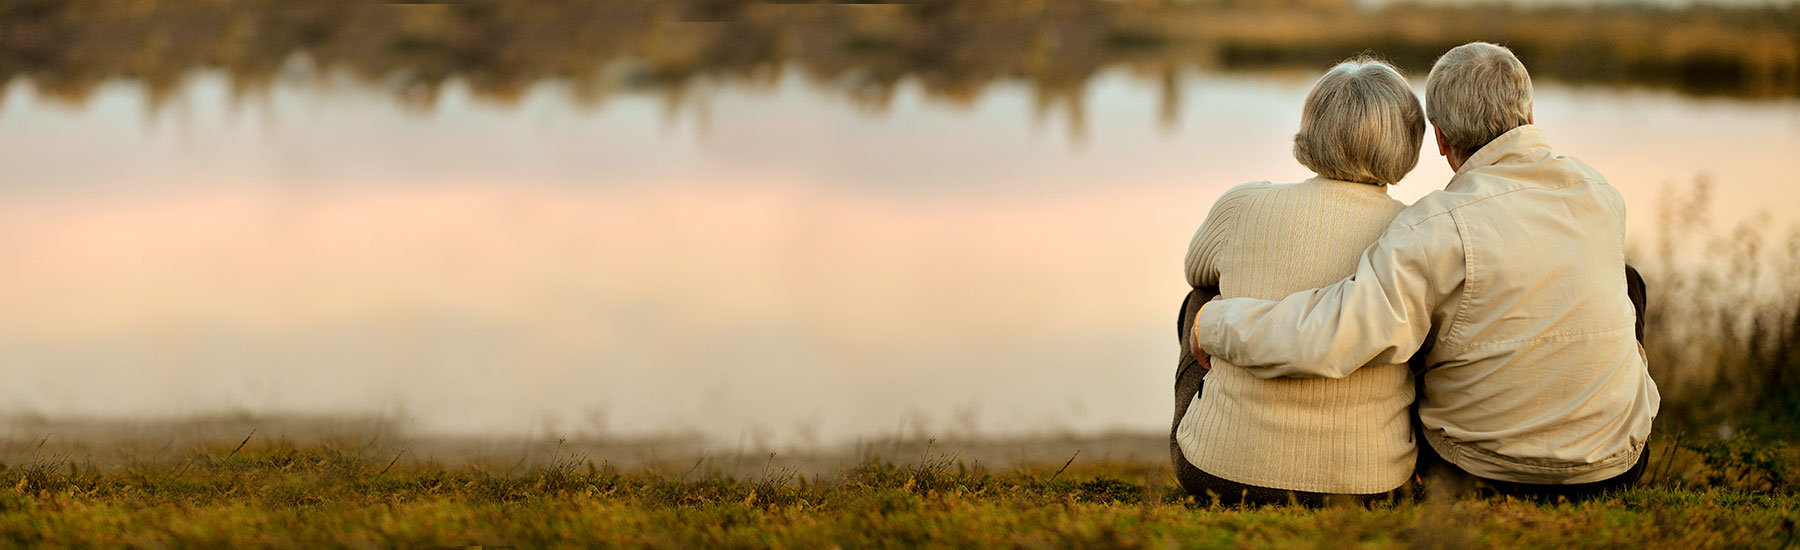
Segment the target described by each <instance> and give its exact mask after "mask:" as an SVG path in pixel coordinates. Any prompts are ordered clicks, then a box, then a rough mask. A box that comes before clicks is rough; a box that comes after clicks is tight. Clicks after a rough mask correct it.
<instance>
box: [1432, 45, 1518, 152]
mask: <svg viewBox="0 0 1800 550" xmlns="http://www.w3.org/2000/svg"><path fill="white" fill-rule="evenodd" d="M1425 106H1426V108H1427V111H1428V114H1429V116H1430V117H1431V124H1432V125H1433V126H1437V129H1438V131H1440V132H1443V133H1444V141H1447V142H1449V145H1450V150H1451V151H1452V153H1453V154H1456V155H1458V158H1461V159H1464V160H1467V159H1468V158H1469V155H1473V154H1475V152H1476V151H1478V150H1480V149H1481V147H1482V146H1483V145H1487V144H1488V142H1490V141H1493V140H1494V138H1497V137H1500V134H1504V133H1506V132H1507V131H1510V130H1512V129H1513V128H1518V127H1520V126H1524V125H1526V124H1529V123H1530V122H1529V121H1530V119H1531V74H1530V73H1527V72H1525V64H1524V63H1520V62H1519V58H1518V57H1516V56H1514V55H1513V53H1512V50H1509V49H1506V47H1504V46H1497V45H1494V44H1489V43H1486V42H1470V43H1468V44H1463V45H1461V46H1457V47H1455V48H1451V49H1450V51H1448V52H1444V55H1443V56H1442V57H1439V58H1438V60H1437V63H1436V64H1433V65H1432V66H1431V74H1430V75H1429V76H1427V77H1426V78H1425Z"/></svg>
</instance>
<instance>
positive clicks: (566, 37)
mask: <svg viewBox="0 0 1800 550" xmlns="http://www.w3.org/2000/svg"><path fill="white" fill-rule="evenodd" d="M1270 7H1288V8H1293V7H1305V8H1307V9H1298V10H1296V9H1288V10H1271V9H1268V8H1270ZM1496 9H1500V10H1502V12H1501V13H1495V12H1494V10H1496ZM1599 31H1605V32H1599ZM1471 37H1480V38H1484V39H1489V40H1500V41H1504V42H1507V43H1508V44H1509V45H1511V46H1513V47H1514V48H1515V49H1516V50H1518V51H1519V52H1520V54H1521V56H1523V57H1525V58H1526V61H1527V63H1528V64H1530V65H1531V67H1532V69H1533V72H1534V73H1536V74H1538V75H1540V76H1545V75H1548V76H1551V77H1560V78H1564V79H1570V80H1600V81H1608V82H1641V83H1648V84H1655V85H1668V86H1673V87H1676V88H1678V89H1682V90H1686V91H1691V92H1697V93H1723V94H1732V95H1747V96H1788V95H1793V94H1795V93H1796V92H1797V91H1800V85H1797V82H1800V69H1797V68H1796V67H1800V9H1795V8H1779V9H1778V8H1766V9H1765V8H1758V9H1741V10H1728V9H1723V8H1705V9H1699V10H1690V11H1687V12H1680V11H1668V10H1635V9H1630V8H1593V9H1587V10H1568V9H1563V10H1561V11H1558V10H1557V9H1549V10H1536V11H1519V10H1516V9H1514V10H1508V9H1502V8H1419V7H1411V8H1390V9H1387V10H1383V11H1378V12H1368V11H1358V10H1354V9H1351V8H1349V7H1348V4H1347V2H1344V1H1339V0H1214V1H1196V2H1188V3H1178V2H1164V1H1162V0H1133V1H1127V2H1114V1H1104V0H967V1H957V0H924V1H922V2H919V3H914V4H906V5H854V6H852V5H835V4H802V5H773V4H765V3H761V2H750V1H746V0H691V1H687V2H679V1H657V0H538V1H533V2H505V1H501V0H471V1H468V2H461V3H456V4H447V5H444V4H440V5H377V4H372V3H367V2H363V1H360V0H310V1H308V2H287V1H280V0H266V1H263V0H239V1H236V2H232V1H207V0H186V1H181V0H164V1H160V2H151V1H148V0H137V1H131V0H15V1H12V2H4V3H0V79H5V80H6V81H10V80H11V79H13V78H16V77H21V76H28V77H29V78H30V79H31V82H32V83H33V84H34V85H35V86H36V87H37V89H38V90H39V91H40V92H41V93H43V94H45V95H48V96H51V97H55V98H59V99H61V100H64V101H69V102H81V101H84V100H85V99H86V98H87V97H88V95H89V94H91V93H92V91H93V90H94V88H95V87H96V86H98V85H99V84H100V83H102V82H104V81H107V80H110V79H118V78H127V79H133V80H136V81H139V82H141V83H142V84H143V85H144V88H145V93H146V94H147V96H148V98H149V100H150V102H151V104H152V105H156V104H160V103H161V102H163V101H165V100H166V98H168V97H170V95H171V94H172V93H173V92H174V91H175V90H177V89H178V88H179V87H180V85H181V83H182V80H183V78H184V75H187V74H189V73H190V72H191V71H193V70H195V69H198V68H217V69H222V70H223V71H224V72H225V73H226V74H228V75H229V78H230V82H231V90H232V93H233V95H234V97H237V98H242V97H244V96H248V95H256V94H262V93H264V92H265V91H266V90H268V89H269V87H270V86H271V84H272V83H273V82H275V81H276V79H278V78H281V75H282V74H283V71H284V70H287V69H288V68H289V67H290V65H289V64H290V63H292V62H293V60H294V59H296V58H300V57H299V56H301V55H302V54H303V55H304V57H303V58H304V59H309V60H311V62H312V63H314V64H315V65H316V66H317V67H318V68H320V69H322V70H324V71H331V72H342V73H346V74H349V75H351V76H353V77H354V78H356V79H357V80H360V81H362V82H365V83H369V84H371V85H375V86H379V87H381V88H383V89H386V90H390V91H391V92H392V94H393V95H394V97H396V98H397V100H398V101H400V102H402V103H403V104H405V105H408V106H411V107H415V108H419V109H430V108H431V107H432V106H433V105H434V104H435V102H436V101H437V99H438V97H439V96H440V94H441V93H442V90H443V88H444V86H445V85H446V83H448V82H450V81H452V80H453V79H455V80H459V81H461V82H464V83H466V85H467V86H468V87H469V88H470V89H471V90H472V91H473V92H474V93H475V94H477V95H478V96H480V97H483V98H487V99H490V100H496V101H502V102H510V101H515V100H517V99H518V98H519V97H521V96H522V95H523V94H524V93H525V92H526V90H528V89H530V88H531V86H532V85H534V84H536V83H538V82H544V81H555V82H562V83H565V84H567V85H568V87H569V89H570V90H571V93H572V94H573V96H574V97H575V98H576V99H577V100H578V101H580V102H582V103H583V104H590V105H591V104H598V103H601V102H603V101H605V100H606V98H607V97H608V96H609V95H611V94H614V93H617V92H619V91H621V90H649V91H655V92H657V93H660V94H663V95H664V97H665V101H666V102H667V104H668V105H670V106H671V109H674V108H679V107H680V106H682V105H684V104H686V103H687V102H688V100H689V98H690V97H691V96H692V94H694V93H695V90H696V89H698V88H699V87H702V86H703V85H704V83H706V82H724V83H728V84H730V85H732V86H736V87H752V88H755V87H767V86H772V85H774V84H775V83H776V82H777V81H778V79H779V78H780V76H781V75H782V74H785V73H787V72H789V71H798V74H801V75H804V76H805V77H806V78H808V79H809V80H811V81H812V82H814V83H816V84H818V85H820V86H824V87H827V88H830V89H833V90H838V91H840V93H842V95H843V96H844V97H846V98H847V99H848V100H849V101H851V102H852V103H853V104H855V105H858V106H860V107H863V108H867V109H871V110H883V109H885V108H887V106H888V104H889V102H890V101H892V99H893V97H894V95H895V93H896V89H897V88H898V87H899V86H900V85H902V84H903V83H907V82H911V83H915V84H916V85H918V86H919V87H920V88H922V89H923V91H924V92H925V93H926V94H928V95H929V96H930V97H933V98H936V99H939V100H944V101H950V102H959V103H960V102H969V101H973V100H974V99H975V98H977V97H979V96H980V94H981V92H982V90H983V89H985V88H986V87H987V86H988V85H990V84H992V83H994V82H999V81H1011V82H1023V83H1026V84H1028V85H1030V86H1031V87H1032V88H1033V89H1034V90H1035V94H1034V96H1035V98H1036V99H1035V100H1036V103H1037V105H1038V108H1039V110H1040V111H1043V112H1049V111H1062V112H1065V113H1066V114H1067V116H1068V117H1069V125H1070V127H1071V128H1074V129H1077V131H1079V128H1081V127H1082V126H1083V125H1084V123H1085V121H1084V118H1083V117H1084V116H1085V114H1084V111H1083V109H1082V99H1083V97H1084V95H1085V90H1086V87H1087V83H1088V82H1089V81H1090V80H1091V79H1092V78H1093V76H1094V75H1095V74H1096V73H1098V72H1099V71H1100V70H1102V69H1105V68H1108V67H1122V68H1125V69H1126V70H1129V71H1130V72H1132V73H1133V74H1136V75H1139V76H1141V77H1142V78H1144V79H1145V80H1146V81H1147V82H1151V83H1156V84H1160V87H1161V90H1162V95H1163V100H1162V104H1161V105H1160V111H1159V112H1160V113H1161V116H1162V117H1163V118H1164V121H1165V124H1173V123H1174V120H1175V117H1176V116H1177V114H1178V113H1179V111H1180V106H1179V103H1178V101H1179V100H1178V98H1179V97H1180V91H1179V89H1178V82H1179V79H1178V78H1177V77H1176V76H1177V72H1178V71H1179V70H1181V69H1180V68H1181V67H1183V66H1200V67H1203V68H1214V69H1233V68H1239V67H1267V66H1270V65H1291V66H1297V67H1305V68H1307V69H1308V70H1315V69H1317V68H1322V67H1323V66H1324V65H1327V64H1329V63H1330V62H1331V61H1332V60H1333V59H1336V58H1340V57H1344V56H1347V55H1350V54H1353V53H1357V52H1359V51H1363V50H1373V51H1375V52H1378V53H1380V54H1383V55H1386V56H1388V57H1390V58H1392V59H1394V60H1395V61H1397V62H1399V63H1400V64H1401V65H1403V66H1405V67H1407V68H1409V69H1411V70H1413V71H1415V72H1416V73H1422V72H1423V70H1424V69H1425V68H1426V67H1427V66H1429V63H1430V62H1431V60H1432V59H1433V58H1435V57H1436V55H1437V54H1438V53H1439V52H1442V51H1443V50H1444V49H1445V48H1447V47H1449V46H1452V45H1455V44H1457V43H1461V42H1463V41H1466V40H1467V39H1469V38H1471Z"/></svg>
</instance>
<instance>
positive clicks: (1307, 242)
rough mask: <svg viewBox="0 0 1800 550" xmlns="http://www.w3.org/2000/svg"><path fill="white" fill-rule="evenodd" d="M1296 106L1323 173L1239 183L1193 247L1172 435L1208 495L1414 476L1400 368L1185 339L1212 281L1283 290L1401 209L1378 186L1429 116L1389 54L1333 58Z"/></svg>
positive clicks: (1297, 286)
mask: <svg viewBox="0 0 1800 550" xmlns="http://www.w3.org/2000/svg"><path fill="white" fill-rule="evenodd" d="M1301 113H1302V114H1301V119H1300V132H1299V133H1297V134H1295V135H1294V159H1295V160H1297V161H1299V162H1300V164H1301V165H1303V166H1305V167H1307V168H1308V169H1310V170H1312V171H1313V172H1314V173H1315V174H1316V177H1313V178H1311V179H1308V180H1305V181H1302V182H1299V183H1288V184H1279V185H1275V184H1270V183H1268V182H1253V183H1246V184H1243V185H1239V186H1237V187H1234V188H1232V189H1231V190H1230V191H1227V192H1226V193H1225V194H1224V196H1221V197H1219V200H1218V202H1217V203H1215V204H1214V205H1213V207H1212V212H1211V213H1209V214H1207V216H1206V220H1205V222H1204V223H1203V224H1202V225H1201V226H1200V230H1199V231H1198V232H1196V233H1195V234H1194V239H1193V242H1192V243H1191V244H1190V245H1189V246H1188V252H1187V280H1188V284H1189V285H1191V286H1193V287H1195V290H1194V291H1193V292H1191V293H1190V294H1189V295H1188V299H1187V303H1186V304H1184V305H1183V307H1182V315H1181V317H1180V319H1179V321H1178V324H1177V328H1178V329H1179V330H1180V334H1181V335H1182V336H1181V337H1182V339H1183V340H1184V341H1183V342H1182V350H1183V351H1182V357H1181V363H1180V365H1179V367H1178V371H1177V374H1176V385H1175V418H1174V426H1173V427H1172V428H1171V433H1170V443H1169V445H1170V452H1171V454H1172V455H1173V459H1174V463H1175V472H1176V477H1177V478H1178V479H1179V480H1180V481H1181V484H1182V487H1184V488H1186V489H1187V491H1188V492H1189V493H1192V494H1194V495H1196V496H1198V497H1200V498H1202V499H1204V500H1208V501H1210V500H1211V499H1219V501H1221V502H1224V503H1239V502H1247V503H1288V502H1295V501H1298V502H1302V503H1314V502H1322V501H1324V500H1326V499H1327V497H1330V496H1331V495H1364V496H1379V495H1382V494H1386V493H1390V492H1392V491H1394V490H1396V489H1397V488H1399V487H1400V486H1401V485H1403V484H1405V483H1406V481H1407V479H1408V478H1409V477H1411V475H1412V473H1413V466H1414V462H1415V457H1416V453H1417V449H1416V447H1415V444H1414V442H1413V438H1412V433H1413V432H1412V422H1411V418H1410V415H1409V408H1410V406H1411V405H1412V403H1413V379H1412V375H1411V372H1410V371H1409V370H1408V368H1407V366H1406V365H1404V364H1399V365H1382V366H1372V367H1365V368H1363V369H1361V370H1358V371H1356V372H1355V373H1354V374H1351V375H1350V376H1349V377H1347V378H1343V379H1336V380H1334V379H1322V378H1312V379H1297V378H1287V379H1259V378H1257V377H1255V376H1252V375H1250V374H1249V373H1247V372H1245V371H1244V370H1243V369H1240V368H1238V367H1236V366H1233V365H1232V364H1230V363H1228V362H1226V361H1222V360H1217V359H1214V360H1212V361H1211V368H1210V369H1208V368H1207V367H1206V366H1205V365H1204V364H1202V363H1200V362H1199V361H1196V360H1195V359H1194V357H1193V356H1192V355H1191V354H1190V353H1189V352H1188V351H1187V350H1188V349H1189V347H1188V346H1187V343H1186V342H1185V339H1186V338H1187V334H1188V333H1189V332H1191V331H1190V330H1189V329H1188V324H1189V323H1191V322H1192V320H1193V316H1194V311H1195V310H1196V309H1198V308H1199V306H1200V305H1201V304H1203V303H1205V302H1206V301H1207V300H1208V299H1210V298H1211V297H1212V296H1214V295H1215V294H1214V292H1217V293H1218V294H1222V295H1223V296H1225V297H1238V296H1251V297H1257V298H1264V299H1280V298H1282V297H1284V296H1287V295H1288V294H1289V293H1292V292H1294V291H1298V290H1305V289H1310V288H1314V287H1318V286H1323V285H1327V284H1331V283H1333V282H1336V281H1338V280H1340V279H1343V278H1344V277H1346V276H1348V275H1350V274H1351V273H1353V272H1355V270H1356V262H1357V259H1358V257H1359V256H1360V255H1361V253H1362V251H1363V249H1365V248H1367V247H1368V246H1369V245H1370V244H1371V243H1374V242H1375V240H1376V238H1377V237H1379V236H1380V235H1381V233H1382V230H1384V229H1386V228H1387V226H1388V223H1389V222H1391V221H1392V220H1393V219H1394V216H1395V215H1397V214H1399V212H1400V210H1401V209H1403V208H1405V206H1406V205H1405V204H1404V203H1401V202H1400V201H1397V200H1394V199H1393V198H1391V197H1389V196H1388V194H1387V186H1389V185H1392V184H1394V183H1395V182H1398V181H1400V179H1401V178H1402V177H1404V176H1406V174H1407V172H1410V171H1412V169H1413V167H1414V165H1416V164H1418V160H1419V146H1420V144H1421V141H1422V140H1423V138H1424V135H1425V115H1424V111H1423V110H1422V109H1421V108H1420V107H1419V100H1418V98H1417V97H1415V96H1414V95H1413V93H1412V89H1411V88H1409V87H1408V86H1407V83H1406V79H1405V78H1404V77H1402V76H1401V75H1400V73H1399V72H1398V71H1397V70H1395V69H1394V67H1392V66H1390V65H1388V64H1386V63H1383V62H1380V61H1376V60H1373V59H1363V58H1357V59H1351V60H1348V61H1345V62H1343V63H1340V64H1338V65H1337V66H1335V67H1332V68H1331V70H1329V71H1327V72H1326V73H1325V76H1323V77H1320V78H1319V81H1318V82H1317V83H1316V84H1314V85H1313V89H1312V92H1311V93H1308V94H1307V96H1306V105H1305V107H1304V109H1303V110H1302V112H1301ZM1215 288H1216V291H1215V290H1213V289H1215Z"/></svg>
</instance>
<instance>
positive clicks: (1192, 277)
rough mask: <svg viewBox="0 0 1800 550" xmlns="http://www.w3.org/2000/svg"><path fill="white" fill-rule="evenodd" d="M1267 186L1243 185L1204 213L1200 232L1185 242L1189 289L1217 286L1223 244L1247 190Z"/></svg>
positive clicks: (1245, 199)
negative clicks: (1186, 244) (1186, 243)
mask: <svg viewBox="0 0 1800 550" xmlns="http://www.w3.org/2000/svg"><path fill="white" fill-rule="evenodd" d="M1266 185H1268V183H1267V182H1251V183H1246V184H1243V185H1239V186H1237V187H1233V188H1231V189H1230V190H1227V191H1225V194H1223V195H1219V200H1218V201H1217V202H1214V203H1213V206H1212V211H1210V212H1207V214H1206V220H1205V221H1203V222H1201V223H1200V229H1199V230H1197V231H1195V232H1194V238H1193V240H1191V241H1188V251H1187V261H1186V262H1185V264H1186V267H1187V282H1188V286H1190V287H1193V288H1200V287H1203V286H1211V287H1216V286H1219V265H1220V264H1221V263H1222V262H1223V261H1224V255H1225V249H1226V244H1227V243H1229V242H1230V240H1231V237H1232V233H1233V232H1234V229H1233V227H1234V226H1235V225H1237V223H1236V220H1237V218H1238V216H1239V212H1241V211H1242V210H1243V209H1244V204H1245V203H1247V202H1249V196H1250V194H1251V192H1250V189H1252V188H1255V187H1260V186H1266Z"/></svg>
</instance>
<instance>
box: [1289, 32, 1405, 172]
mask: <svg viewBox="0 0 1800 550" xmlns="http://www.w3.org/2000/svg"><path fill="white" fill-rule="evenodd" d="M1424 139H1425V112H1424V110H1423V109H1421V108H1420V107H1419V98H1418V97H1417V96H1415V95H1413V92H1412V88H1411V87H1410V86H1408V85H1407V84H1406V77H1403V76H1400V71H1399V70H1398V69H1395V68H1394V67H1393V66H1392V65H1389V64H1387V63H1384V62H1382V61H1380V60H1377V59H1373V58H1367V57H1357V58H1352V59H1349V60H1347V61H1344V62H1342V63H1338V64H1337V66H1335V67H1332V68H1331V70H1329V71H1325V76H1322V77H1319V81H1318V83H1316V84H1313V88H1312V92H1310V93H1307V94H1306V106H1305V108H1303V109H1302V110H1301V113H1300V132H1299V133H1297V134H1294V160H1298V161H1300V164H1301V165H1303V166H1305V167H1307V168H1308V169H1311V170H1312V171H1313V172H1314V173H1317V174H1318V175H1320V176H1324V177H1327V178H1331V179H1337V180H1344V181H1354V182H1360V183H1371V184H1378V185H1389V184H1393V183H1395V182H1398V181H1400V178H1404V177H1406V173H1407V172H1411V171H1412V169H1413V167H1414V166H1417V165H1418V164H1419V145H1420V143H1422V141H1423V140H1424Z"/></svg>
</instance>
